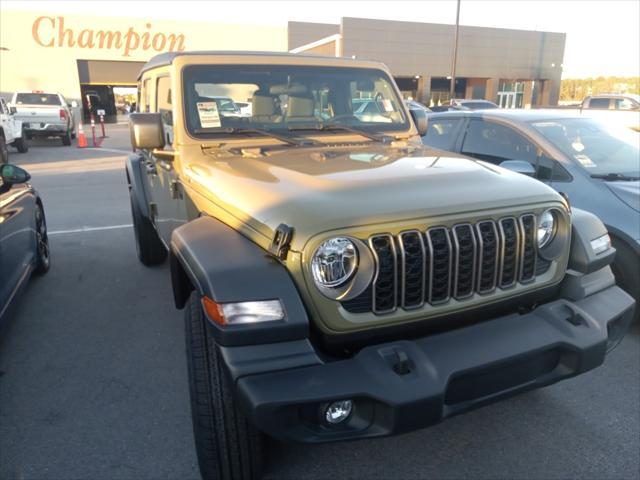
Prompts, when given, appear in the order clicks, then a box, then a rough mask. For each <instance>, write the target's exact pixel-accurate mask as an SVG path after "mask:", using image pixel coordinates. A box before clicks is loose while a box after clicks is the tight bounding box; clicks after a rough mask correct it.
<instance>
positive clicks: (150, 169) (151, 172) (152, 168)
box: [145, 162, 158, 175]
mask: <svg viewBox="0 0 640 480" xmlns="http://www.w3.org/2000/svg"><path fill="white" fill-rule="evenodd" d="M145 166H146V168H147V174H149V175H157V174H158V170H156V166H155V164H154V163H151V162H149V163H147V164H146V165H145Z"/></svg>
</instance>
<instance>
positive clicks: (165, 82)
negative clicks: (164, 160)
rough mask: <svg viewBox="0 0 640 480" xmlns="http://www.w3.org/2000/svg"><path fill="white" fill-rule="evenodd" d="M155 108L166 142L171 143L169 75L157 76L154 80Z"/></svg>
mask: <svg viewBox="0 0 640 480" xmlns="http://www.w3.org/2000/svg"><path fill="white" fill-rule="evenodd" d="M156 110H157V112H158V113H159V114H160V116H161V117H162V124H163V125H164V133H165V139H166V141H167V143H168V144H170V145H171V144H172V143H173V111H172V109H171V80H170V78H169V77H167V76H164V77H159V78H158V80H157V82H156Z"/></svg>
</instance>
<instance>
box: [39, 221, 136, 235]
mask: <svg viewBox="0 0 640 480" xmlns="http://www.w3.org/2000/svg"><path fill="white" fill-rule="evenodd" d="M131 227H133V225H132V224H130V223H128V224H126V225H107V226H104V227H81V228H74V229H72V230H54V231H53V232H48V234H49V235H66V234H68V233H82V232H99V231H101V230H119V229H123V228H131Z"/></svg>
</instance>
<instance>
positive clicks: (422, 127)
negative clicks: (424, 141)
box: [409, 109, 427, 137]
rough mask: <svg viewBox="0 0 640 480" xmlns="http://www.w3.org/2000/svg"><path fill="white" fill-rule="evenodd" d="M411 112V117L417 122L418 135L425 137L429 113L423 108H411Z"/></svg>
mask: <svg viewBox="0 0 640 480" xmlns="http://www.w3.org/2000/svg"><path fill="white" fill-rule="evenodd" d="M409 113H411V117H412V118H413V123H415V124H416V128H417V129H418V135H420V136H421V137H424V136H425V135H426V134H427V114H426V112H425V111H424V110H422V109H419V110H418V109H412V110H409Z"/></svg>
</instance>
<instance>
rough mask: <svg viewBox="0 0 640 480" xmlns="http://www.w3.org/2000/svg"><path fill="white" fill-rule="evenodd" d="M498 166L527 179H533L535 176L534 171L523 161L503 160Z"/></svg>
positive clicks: (531, 166)
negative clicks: (527, 177) (525, 176)
mask: <svg viewBox="0 0 640 480" xmlns="http://www.w3.org/2000/svg"><path fill="white" fill-rule="evenodd" d="M500 166H501V167H502V168H508V169H509V170H513V171H514V172H518V173H521V174H523V175H527V176H529V177H535V175H536V169H535V168H533V165H531V164H530V163H529V162H527V161H525V160H505V161H504V162H501V163H500Z"/></svg>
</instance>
